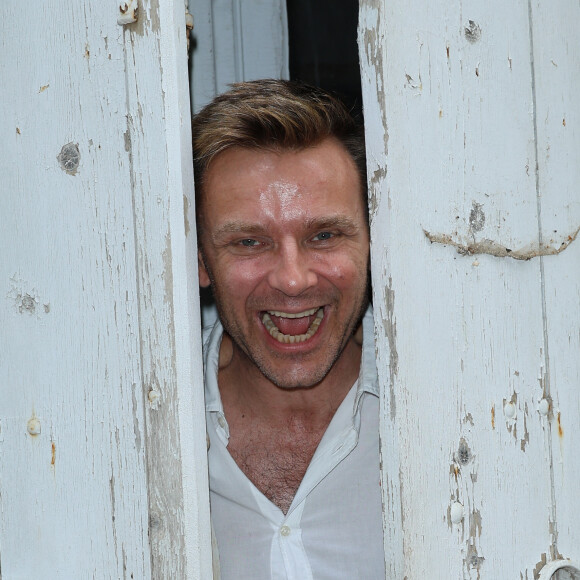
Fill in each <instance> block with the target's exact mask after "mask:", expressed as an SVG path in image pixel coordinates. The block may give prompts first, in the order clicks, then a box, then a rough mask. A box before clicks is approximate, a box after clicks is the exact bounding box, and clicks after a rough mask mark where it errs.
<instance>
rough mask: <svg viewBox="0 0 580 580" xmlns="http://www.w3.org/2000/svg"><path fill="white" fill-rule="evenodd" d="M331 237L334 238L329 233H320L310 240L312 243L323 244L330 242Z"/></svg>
mask: <svg viewBox="0 0 580 580" xmlns="http://www.w3.org/2000/svg"><path fill="white" fill-rule="evenodd" d="M333 237H334V234H333V233H331V232H320V233H319V234H316V235H315V236H314V237H313V238H312V241H314V242H325V241H327V240H330V239H331V238H333Z"/></svg>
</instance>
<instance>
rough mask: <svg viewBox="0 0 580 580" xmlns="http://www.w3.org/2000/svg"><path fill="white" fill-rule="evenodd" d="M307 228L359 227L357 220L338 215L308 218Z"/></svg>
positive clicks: (347, 228) (348, 228)
mask: <svg viewBox="0 0 580 580" xmlns="http://www.w3.org/2000/svg"><path fill="white" fill-rule="evenodd" d="M305 225H306V228H307V229H309V230H324V229H336V228H338V229H339V230H341V229H342V230H352V229H357V226H356V224H355V222H354V221H353V220H352V219H351V218H350V217H348V216H345V215H337V216H331V217H322V218H312V219H309V220H306V223H305Z"/></svg>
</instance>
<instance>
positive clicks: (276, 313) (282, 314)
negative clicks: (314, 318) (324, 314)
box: [268, 308, 318, 318]
mask: <svg viewBox="0 0 580 580" xmlns="http://www.w3.org/2000/svg"><path fill="white" fill-rule="evenodd" d="M317 310H318V308H311V309H310V310H305V311H304V312H296V313H293V312H281V311H280V310H268V314H269V315H270V316H278V317H280V318H303V317H304V316H311V315H312V314H314V313H315V312H316V311H317Z"/></svg>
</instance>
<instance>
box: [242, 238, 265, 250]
mask: <svg viewBox="0 0 580 580" xmlns="http://www.w3.org/2000/svg"><path fill="white" fill-rule="evenodd" d="M259 243H260V242H258V240H254V239H253V238H245V239H243V240H240V242H239V244H240V246H243V247H244V248H254V247H255V246H257V245H259Z"/></svg>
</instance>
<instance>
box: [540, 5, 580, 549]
mask: <svg viewBox="0 0 580 580" xmlns="http://www.w3.org/2000/svg"><path fill="white" fill-rule="evenodd" d="M530 10H531V14H532V17H533V18H532V22H533V28H532V35H533V57H534V71H535V98H536V107H535V119H536V122H537V135H538V140H537V143H538V193H539V198H538V199H539V205H540V208H541V226H542V239H543V241H544V242H545V243H547V244H551V245H553V246H556V247H557V246H558V245H559V244H560V243H561V242H562V241H566V239H567V237H568V236H572V235H573V234H574V232H576V231H577V230H578V228H579V227H580V165H579V164H578V160H579V159H580V105H579V103H578V92H579V91H580V48H579V46H578V42H577V40H576V38H575V37H576V28H577V24H578V22H580V5H579V4H578V3H577V2H573V1H567V2H561V3H558V4H557V5H552V6H548V5H547V4H545V3H543V2H538V1H533V2H531V3H530ZM542 261H543V271H544V295H545V309H546V312H545V316H546V342H547V344H546V346H545V349H546V358H547V362H546V371H545V373H546V376H545V379H544V382H543V385H544V389H545V395H546V396H547V397H548V398H549V399H551V402H552V408H551V411H550V413H549V415H548V417H547V419H546V420H545V421H546V422H545V423H544V427H545V429H546V432H547V436H549V438H550V443H551V449H550V451H551V461H552V465H553V481H552V484H553V501H554V506H553V507H554V512H553V517H552V520H553V523H552V521H551V522H550V525H551V531H552V534H553V537H552V538H551V540H552V541H551V544H550V546H547V550H546V553H547V557H548V558H549V557H551V558H554V557H556V558H558V557H565V558H572V559H575V560H579V559H580V528H579V525H578V522H579V521H580V486H579V484H578V482H579V481H580V454H579V453H578V445H579V443H580V421H579V418H580V389H579V386H580V240H576V241H575V242H573V243H572V244H570V246H569V247H568V248H567V249H566V250H565V251H563V252H562V253H561V254H559V255H557V256H546V257H544V258H542Z"/></svg>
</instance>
